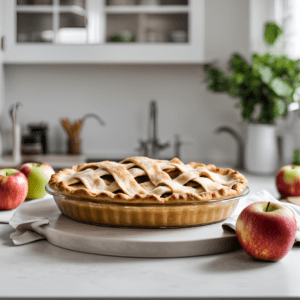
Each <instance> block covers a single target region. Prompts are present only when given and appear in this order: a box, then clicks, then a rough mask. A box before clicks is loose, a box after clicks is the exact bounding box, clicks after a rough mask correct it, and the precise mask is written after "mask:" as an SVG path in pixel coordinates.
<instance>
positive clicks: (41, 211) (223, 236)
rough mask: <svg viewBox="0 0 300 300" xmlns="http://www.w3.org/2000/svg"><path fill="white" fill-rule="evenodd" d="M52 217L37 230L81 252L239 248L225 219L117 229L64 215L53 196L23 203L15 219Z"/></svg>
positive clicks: (190, 252) (169, 253) (155, 253)
mask: <svg viewBox="0 0 300 300" xmlns="http://www.w3.org/2000/svg"><path fill="white" fill-rule="evenodd" d="M44 217H46V218H48V219H49V221H50V222H49V224H47V225H43V226H40V227H38V228H37V229H36V231H37V233H38V234H40V235H42V236H44V237H45V238H46V239H47V240H48V241H49V242H50V243H51V244H53V245H56V246H59V247H62V248H65V249H69V250H74V251H80V252H87V253H93V254H102V255H113V256H125V257H149V258H161V257H187V256H198V255H208V254H215V253H222V252H228V251H232V250H235V249H237V248H239V247H240V246H239V243H238V241H237V238H236V234H235V233H234V232H225V231H223V229H222V222H219V223H215V224H211V225H206V226H198V227H190V228H165V229H142V228H116V227H106V226H96V225H89V224H84V223H80V222H77V221H73V220H71V219H69V218H67V217H65V216H64V215H62V214H61V212H60V211H59V209H58V208H57V206H56V204H55V201H54V200H53V198H51V199H45V200H43V201H30V202H28V203H24V205H23V204H22V205H21V206H20V207H19V208H18V209H17V211H16V213H15V215H14V217H13V219H14V220H16V221H20V220H21V221H22V222H25V221H29V220H33V219H40V218H44Z"/></svg>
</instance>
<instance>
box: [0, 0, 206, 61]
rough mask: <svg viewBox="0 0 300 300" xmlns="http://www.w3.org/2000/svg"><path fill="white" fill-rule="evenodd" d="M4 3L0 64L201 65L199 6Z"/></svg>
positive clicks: (163, 0) (176, 0) (106, 1)
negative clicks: (4, 40)
mask: <svg viewBox="0 0 300 300" xmlns="http://www.w3.org/2000/svg"><path fill="white" fill-rule="evenodd" d="M131 2H132V3H131ZM155 2H157V3H158V4H155ZM5 3H6V6H7V7H6V15H7V16H8V18H7V20H6V23H5V32H6V35H7V41H8V49H7V51H6V52H5V55H4V63H203V62H204V0H156V1H153V0H14V1H12V0H5ZM31 3H32V4H31Z"/></svg>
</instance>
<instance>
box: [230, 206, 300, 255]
mask: <svg viewBox="0 0 300 300" xmlns="http://www.w3.org/2000/svg"><path fill="white" fill-rule="evenodd" d="M296 232H297V222H296V218H295V216H294V214H293V212H292V211H291V210H290V209H289V208H288V207H286V206H283V205H281V204H278V203H273V202H255V203H252V204H250V205H248V206H247V207H246V208H244V210H243V211H242V212H241V213H240V215H239V217H238V219H237V222H236V233H237V237H238V240H239V242H240V244H241V246H242V248H243V249H244V250H245V252H246V253H247V254H248V255H250V256H251V257H253V258H256V259H259V260H267V261H278V260H280V259H282V258H283V257H284V256H285V255H286V254H287V253H288V252H289V250H290V249H291V248H292V246H293V244H294V242H295V237H296Z"/></svg>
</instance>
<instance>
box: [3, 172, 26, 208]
mask: <svg viewBox="0 0 300 300" xmlns="http://www.w3.org/2000/svg"><path fill="white" fill-rule="evenodd" d="M27 192H28V181H27V178H26V176H25V175H24V174H23V173H22V172H20V171H19V170H15V169H3V170H0V210H11V209H14V208H17V207H18V206H19V205H20V204H22V203H23V202H24V200H25V198H26V196H27Z"/></svg>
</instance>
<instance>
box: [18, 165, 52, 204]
mask: <svg viewBox="0 0 300 300" xmlns="http://www.w3.org/2000/svg"><path fill="white" fill-rule="evenodd" d="M20 171H21V172H22V173H23V174H24V175H25V176H26V177H27V180H28V194H27V197H26V200H31V199H38V198H43V197H44V196H45V195H46V190H45V186H46V184H47V183H48V182H49V180H50V178H51V175H52V174H54V173H55V172H54V170H53V168H52V167H51V166H50V165H49V164H47V163H42V164H38V163H26V164H23V165H22V166H21V167H20Z"/></svg>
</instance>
